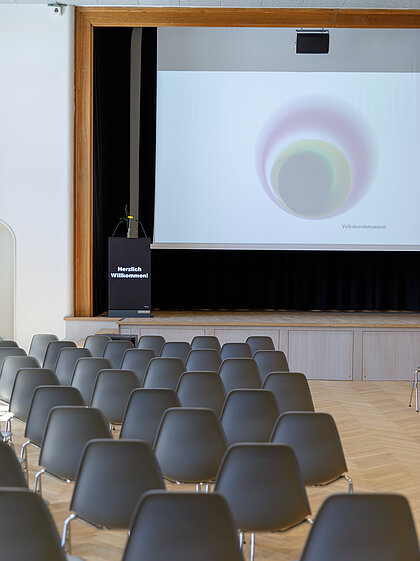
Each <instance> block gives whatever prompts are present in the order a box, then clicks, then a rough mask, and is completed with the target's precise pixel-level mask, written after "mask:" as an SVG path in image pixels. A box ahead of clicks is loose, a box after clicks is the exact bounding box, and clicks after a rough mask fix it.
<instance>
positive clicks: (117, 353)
mask: <svg viewBox="0 0 420 561" xmlns="http://www.w3.org/2000/svg"><path fill="white" fill-rule="evenodd" d="M133 348H134V345H133V343H132V342H131V341H108V343H107V344H106V345H105V349H104V354H103V355H102V356H103V358H107V359H108V360H109V362H110V363H111V367H112V368H119V367H120V365H121V362H122V359H123V356H124V353H125V351H126V350H127V349H133Z"/></svg>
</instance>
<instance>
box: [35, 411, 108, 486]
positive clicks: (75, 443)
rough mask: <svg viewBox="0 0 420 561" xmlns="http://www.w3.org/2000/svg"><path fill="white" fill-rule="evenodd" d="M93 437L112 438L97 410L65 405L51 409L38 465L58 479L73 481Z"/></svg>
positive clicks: (100, 413)
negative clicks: (87, 444)
mask: <svg viewBox="0 0 420 561" xmlns="http://www.w3.org/2000/svg"><path fill="white" fill-rule="evenodd" d="M93 438H112V436H111V434H110V431H109V427H108V423H107V422H106V419H105V417H104V416H103V414H102V412H101V411H100V410H99V409H96V408H94V407H84V406H83V407H80V406H79V407H74V406H68V405H64V406H63V405H61V406H58V407H54V408H53V409H51V412H50V414H49V417H48V421H47V426H46V427H45V432H44V438H43V439H42V444H41V453H40V455H39V465H40V466H42V467H43V468H45V469H46V470H47V471H48V472H50V473H52V474H53V475H56V476H57V477H60V478H62V479H68V480H70V481H73V480H74V478H75V477H76V472H77V467H78V465H79V462H80V458H81V457H82V452H83V449H84V447H85V445H86V443H87V442H88V441H89V440H92V439H93Z"/></svg>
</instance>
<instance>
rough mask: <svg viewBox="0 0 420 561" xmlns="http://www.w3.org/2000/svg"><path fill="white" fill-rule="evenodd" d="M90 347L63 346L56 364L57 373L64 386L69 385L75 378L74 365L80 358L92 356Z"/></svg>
mask: <svg viewBox="0 0 420 561" xmlns="http://www.w3.org/2000/svg"><path fill="white" fill-rule="evenodd" d="M90 356H91V354H90V351H89V349H83V348H79V347H63V348H62V349H60V351H59V353H58V356H57V362H56V365H55V375H56V376H57V378H58V381H59V382H60V384H61V385H62V386H69V385H70V383H71V380H72V378H73V372H74V367H75V365H76V362H77V361H78V360H79V358H88V357H90Z"/></svg>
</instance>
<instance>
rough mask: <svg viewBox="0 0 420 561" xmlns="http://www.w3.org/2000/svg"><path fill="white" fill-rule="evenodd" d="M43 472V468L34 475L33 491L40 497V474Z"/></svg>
mask: <svg viewBox="0 0 420 561" xmlns="http://www.w3.org/2000/svg"><path fill="white" fill-rule="evenodd" d="M43 473H45V469H41V471H38V473H37V474H36V475H35V484H34V493H38V494H39V495H41V497H42V483H41V475H42V474H43Z"/></svg>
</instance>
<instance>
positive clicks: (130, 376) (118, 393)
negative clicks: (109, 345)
mask: <svg viewBox="0 0 420 561" xmlns="http://www.w3.org/2000/svg"><path fill="white" fill-rule="evenodd" d="M136 388H138V380H137V376H136V375H135V373H134V372H133V371H132V370H118V369H111V370H100V371H99V373H98V376H97V377H96V382H95V387H94V388H93V394H92V407H97V408H98V409H100V410H101V411H102V413H103V414H104V416H105V418H106V419H107V420H108V422H109V423H110V424H112V425H117V424H118V425H119V424H121V423H122V420H123V416H124V412H125V409H126V407H127V403H128V398H129V397H130V394H131V392H132V391H133V390H134V389H136Z"/></svg>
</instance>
